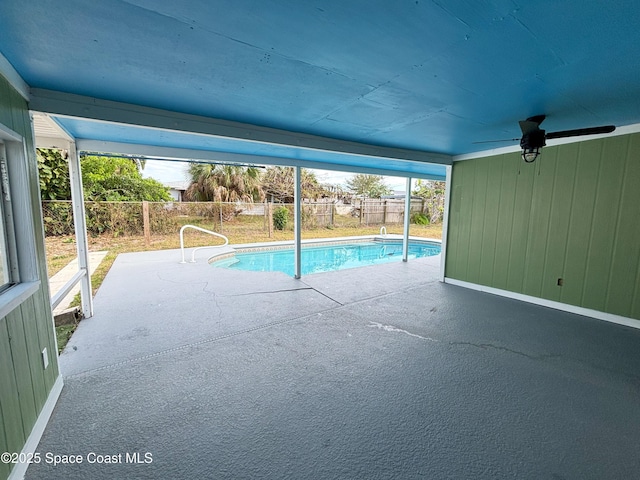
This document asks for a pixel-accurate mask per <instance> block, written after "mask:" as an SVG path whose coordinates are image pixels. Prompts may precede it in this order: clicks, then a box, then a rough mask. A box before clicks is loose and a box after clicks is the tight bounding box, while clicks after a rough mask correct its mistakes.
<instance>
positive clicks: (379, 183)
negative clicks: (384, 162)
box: [347, 173, 392, 198]
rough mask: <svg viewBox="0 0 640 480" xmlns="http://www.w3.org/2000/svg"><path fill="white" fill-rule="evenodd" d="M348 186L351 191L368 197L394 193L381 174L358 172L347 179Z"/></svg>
mask: <svg viewBox="0 0 640 480" xmlns="http://www.w3.org/2000/svg"><path fill="white" fill-rule="evenodd" d="M347 188H348V189H349V191H350V192H351V193H353V194H354V195H358V196H364V197H368V198H380V197H381V196H383V195H389V194H391V193H392V191H391V189H390V188H389V187H388V186H387V185H386V184H385V183H384V178H383V177H381V176H380V175H368V174H365V173H357V174H355V175H354V176H353V177H351V178H349V179H348V180H347Z"/></svg>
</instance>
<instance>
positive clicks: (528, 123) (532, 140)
mask: <svg viewBox="0 0 640 480" xmlns="http://www.w3.org/2000/svg"><path fill="white" fill-rule="evenodd" d="M545 118H546V115H535V116H533V117H529V118H527V119H526V120H520V122H518V123H519V124H520V130H522V138H520V147H521V148H522V159H523V160H524V161H525V162H526V163H532V162H534V161H535V160H536V158H538V155H540V150H541V149H542V147H544V146H545V145H546V144H547V142H546V141H547V140H552V139H554V138H566V137H578V136H581V135H595V134H598V133H611V132H613V131H614V130H615V129H616V127H615V126H614V125H603V126H600V127H589V128H578V129H575V130H561V131H559V132H549V133H547V132H546V131H544V130H542V129H541V128H540V124H541V123H542V122H543V121H544V119H545ZM515 140H518V139H517V138H512V139H509V140H494V141H497V142H509V141H515ZM476 143H488V142H476Z"/></svg>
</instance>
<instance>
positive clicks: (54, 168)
mask: <svg viewBox="0 0 640 480" xmlns="http://www.w3.org/2000/svg"><path fill="white" fill-rule="evenodd" d="M36 152H37V157H38V175H39V178H40V197H41V198H42V200H71V186H70V183H69V163H68V162H67V160H66V159H65V158H64V156H63V152H62V151H61V150H57V149H54V148H39V149H37V151H36Z"/></svg>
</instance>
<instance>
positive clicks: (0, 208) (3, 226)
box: [0, 140, 13, 292]
mask: <svg viewBox="0 0 640 480" xmlns="http://www.w3.org/2000/svg"><path fill="white" fill-rule="evenodd" d="M0 197H1V199H2V201H0V292H2V291H3V290H6V289H7V288H8V287H9V286H10V285H11V283H12V278H11V263H10V262H11V250H10V249H11V247H10V242H9V241H8V235H9V234H10V233H13V228H11V227H10V226H9V225H7V224H8V223H9V222H10V220H11V219H10V217H7V215H5V211H6V210H7V207H10V202H11V196H10V193H9V175H8V173H7V153H6V149H5V147H4V142H3V141H2V140H0ZM8 227H9V228H8Z"/></svg>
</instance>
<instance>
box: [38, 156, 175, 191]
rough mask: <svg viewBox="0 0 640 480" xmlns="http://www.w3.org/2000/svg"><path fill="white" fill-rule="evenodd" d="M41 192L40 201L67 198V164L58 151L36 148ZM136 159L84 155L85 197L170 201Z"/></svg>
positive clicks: (161, 186)
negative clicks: (142, 172)
mask: <svg viewBox="0 0 640 480" xmlns="http://www.w3.org/2000/svg"><path fill="white" fill-rule="evenodd" d="M37 157H38V173H39V177H40V195H41V198H42V199H43V200H70V199H71V187H70V177H69V163H68V161H67V160H66V159H65V154H64V152H63V151H61V150H57V149H47V148H39V149H38V150H37ZM143 165H144V164H143V163H142V162H141V161H139V160H137V159H129V158H111V157H98V156H83V157H81V159H80V168H81V170H82V184H83V189H84V198H85V200H92V201H143V200H147V201H150V202H159V201H166V200H171V196H170V195H169V191H168V189H167V188H166V187H165V186H163V185H162V184H161V183H160V182H158V181H157V180H154V179H151V178H143V177H142V174H141V173H140V169H141V168H142V167H143Z"/></svg>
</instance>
